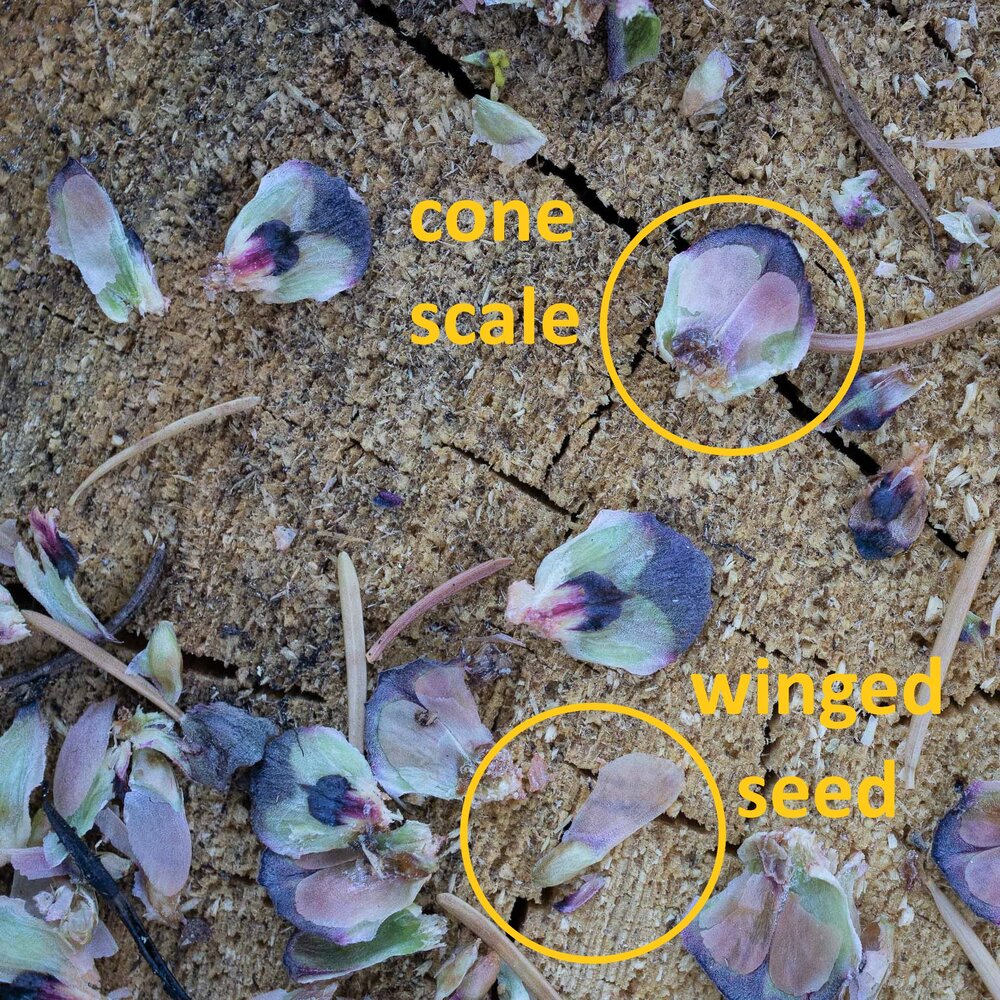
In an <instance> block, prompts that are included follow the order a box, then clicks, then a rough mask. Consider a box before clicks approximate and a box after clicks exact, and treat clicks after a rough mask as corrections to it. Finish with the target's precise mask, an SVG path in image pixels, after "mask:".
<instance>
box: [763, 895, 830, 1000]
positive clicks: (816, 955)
mask: <svg viewBox="0 0 1000 1000" xmlns="http://www.w3.org/2000/svg"><path fill="white" fill-rule="evenodd" d="M840 946H841V936H840V934H838V933H837V930H836V929H835V928H834V927H832V926H830V925H829V924H826V923H824V922H823V921H822V920H820V919H818V918H817V917H815V916H813V915H812V914H811V913H810V912H809V911H808V910H807V909H806V908H805V907H804V906H803V905H802V900H801V897H800V896H799V895H798V893H795V892H790V893H789V894H788V897H787V898H786V900H785V905H784V906H783V907H782V909H781V912H780V913H779V914H778V920H777V923H776V925H775V928H774V937H773V938H772V940H771V950H770V953H769V957H768V976H769V977H770V979H771V982H772V983H774V985H775V986H776V987H777V988H778V989H779V990H780V991H781V992H783V993H787V994H788V995H789V996H793V997H805V996H810V995H818V994H819V993H820V991H821V990H822V989H823V987H824V986H825V985H826V983H827V980H829V978H830V976H831V974H832V973H833V970H834V966H835V964H836V962H837V956H838V955H839V953H840ZM842 989H843V982H841V983H839V984H838V987H837V991H836V995H838V996H839V994H840V991H841V990H842Z"/></svg>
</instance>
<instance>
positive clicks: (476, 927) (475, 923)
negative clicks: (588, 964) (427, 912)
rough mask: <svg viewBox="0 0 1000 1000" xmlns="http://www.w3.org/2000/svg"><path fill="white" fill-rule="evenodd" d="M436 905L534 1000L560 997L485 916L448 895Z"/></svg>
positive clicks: (446, 893)
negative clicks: (492, 953) (496, 958)
mask: <svg viewBox="0 0 1000 1000" xmlns="http://www.w3.org/2000/svg"><path fill="white" fill-rule="evenodd" d="M437 905H438V906H439V907H441V909H442V910H444V912H445V913H447V914H448V916H449V917H451V918H452V919H454V920H457V921H458V922H459V923H460V924H464V925H465V926H466V927H468V929H469V930H470V931H472V933H473V934H475V935H476V937H478V938H479V940H480V941H482V942H483V944H485V945H486V946H487V947H488V948H492V949H493V951H495V952H496V953H497V954H498V955H499V956H500V959H501V960H502V961H503V962H505V963H506V964H507V965H509V966H510V968H511V969H512V970H513V971H514V973H515V974H516V975H517V976H518V978H519V979H520V980H521V982H522V983H524V986H525V989H527V991H528V992H529V993H530V994H531V995H532V997H533V998H534V1000H559V997H560V994H559V993H558V992H557V991H556V990H555V989H554V988H553V987H552V986H550V985H549V983H548V981H547V980H546V978H545V977H544V976H543V975H542V974H541V973H540V972H539V971H538V969H536V968H535V966H534V965H533V964H532V963H531V962H530V961H529V960H528V959H527V957H526V956H525V955H524V953H523V952H522V951H520V949H518V948H516V947H515V946H514V943H513V942H512V941H511V940H510V938H508V937H507V935H506V934H504V933H503V931H501V930H500V928H499V927H497V925H496V924H495V923H493V921H492V920H490V919H489V917H487V916H486V914H485V913H480V911H479V910H477V909H475V907H472V906H470V905H469V904H468V903H466V902H465V901H464V900H462V899H459V898H458V896H453V895H452V894H451V893H450V892H442V893H441V894H440V895H439V896H438V897H437Z"/></svg>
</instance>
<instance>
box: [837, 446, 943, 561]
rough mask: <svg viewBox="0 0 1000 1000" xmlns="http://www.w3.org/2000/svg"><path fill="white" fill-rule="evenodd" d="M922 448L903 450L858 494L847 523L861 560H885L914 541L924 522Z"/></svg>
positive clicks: (925, 484)
mask: <svg viewBox="0 0 1000 1000" xmlns="http://www.w3.org/2000/svg"><path fill="white" fill-rule="evenodd" d="M927 452H928V449H927V447H926V445H919V446H917V447H913V448H907V449H906V451H905V452H904V453H903V456H902V458H901V459H900V460H899V461H898V462H894V463H892V464H891V465H888V466H886V467H885V468H884V469H881V470H879V472H878V474H877V475H875V476H872V478H871V479H869V480H868V482H867V483H866V484H865V487H864V489H863V490H862V491H861V496H860V497H859V498H858V501H857V503H855V505H854V506H853V507H852V508H851V513H850V515H849V516H848V519H847V524H848V527H849V528H850V529H851V533H852V534H853V535H854V543H855V545H856V546H857V549H858V552H859V553H860V554H861V556H862V558H864V559H888V558H890V557H891V556H894V555H897V554H898V553H900V552H905V551H906V550H907V549H908V548H910V546H912V545H913V543H914V542H915V541H916V540H917V538H918V537H919V535H920V532H921V531H923V528H924V523H925V522H926V520H927V494H928V491H929V488H930V487H929V486H928V483H927V479H926V478H925V477H924V471H923V470H924V461H925V460H926V458H927Z"/></svg>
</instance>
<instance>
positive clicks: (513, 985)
mask: <svg viewBox="0 0 1000 1000" xmlns="http://www.w3.org/2000/svg"><path fill="white" fill-rule="evenodd" d="M497 986H498V992H499V994H500V1000H531V994H530V993H529V992H528V990H527V987H526V986H525V985H524V983H523V982H522V981H521V977H520V976H518V975H517V973H516V972H514V970H513V969H512V968H511V967H510V966H509V965H505V964H504V963H501V964H500V975H499V976H497Z"/></svg>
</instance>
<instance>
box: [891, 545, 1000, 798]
mask: <svg viewBox="0 0 1000 1000" xmlns="http://www.w3.org/2000/svg"><path fill="white" fill-rule="evenodd" d="M995 543H996V529H995V528H987V529H986V530H985V531H983V532H981V533H980V534H979V535H978V536H977V537H976V540H975V542H974V543H973V545H972V548H971V549H970V550H969V554H968V556H966V559H965V565H964V566H963V567H962V572H961V573H960V574H959V576H958V582H957V583H956V584H955V589H954V591H953V592H952V595H951V599H950V600H949V601H948V607H947V608H945V612H944V617H943V618H942V620H941V627H940V628H939V629H938V634H937V636H936V637H935V639H934V646H933V647H932V649H931V659H932V660H933V659H934V658H935V657H940V659H941V683H942V684H943V683H944V680H945V678H946V677H947V676H948V667H949V666H950V665H951V658H952V656H954V655H955V647H956V646H957V645H958V640H959V637H960V636H961V634H962V626H963V625H964V624H965V616H966V615H967V614H968V613H969V609H970V608H971V607H972V601H973V599H974V598H975V596H976V589H977V588H978V587H979V581H980V580H982V578H983V574H984V573H985V572H986V566H987V564H988V563H989V561H990V556H991V555H992V554H993V546H994V544H995ZM929 698H930V693H929V692H928V691H926V690H923V691H922V692H921V696H920V697H919V698H918V704H920V705H926V704H927V703H928V700H929ZM930 724H931V717H930V715H929V714H926V713H925V714H923V715H913V716H911V717H910V728H909V730H908V731H907V734H906V745H905V747H904V748H903V781H904V782H905V787H906V788H913V787H914V784H915V782H916V776H917V764H918V763H919V761H920V753H921V751H922V749H923V746H924V740H926V739H927V731H928V729H930Z"/></svg>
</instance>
